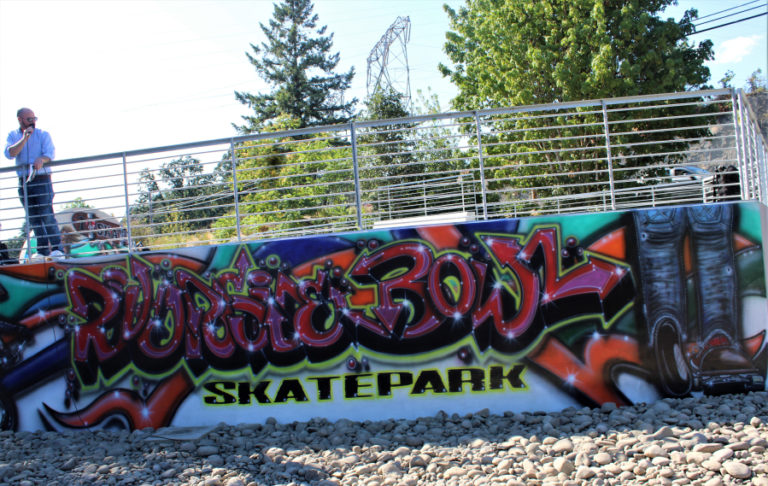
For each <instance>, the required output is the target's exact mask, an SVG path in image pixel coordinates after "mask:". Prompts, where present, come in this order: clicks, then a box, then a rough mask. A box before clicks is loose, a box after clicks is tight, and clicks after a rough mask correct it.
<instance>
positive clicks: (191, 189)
mask: <svg viewBox="0 0 768 486" xmlns="http://www.w3.org/2000/svg"><path fill="white" fill-rule="evenodd" d="M139 180H140V189H139V197H138V199H137V201H136V204H135V205H133V206H132V207H131V216H132V221H133V225H134V227H135V228H136V229H135V230H134V232H135V233H136V234H137V235H157V234H167V233H178V232H188V231H200V230H205V229H207V228H209V227H210V225H211V222H212V221H213V220H214V219H215V218H216V217H217V216H218V215H221V214H222V213H223V212H224V210H225V207H224V205H223V204H220V194H219V193H220V192H221V189H220V188H219V187H218V186H217V185H216V184H214V175H213V174H206V173H205V171H204V168H203V165H202V164H201V163H200V161H199V160H198V159H195V158H193V157H190V156H187V155H185V156H183V157H181V158H178V159H174V160H171V161H170V162H165V163H163V164H162V166H161V168H160V170H159V171H157V173H155V172H152V171H150V170H149V169H146V168H145V169H143V170H142V171H141V174H140V178H139Z"/></svg>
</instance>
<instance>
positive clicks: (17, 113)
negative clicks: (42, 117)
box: [16, 108, 32, 118]
mask: <svg viewBox="0 0 768 486" xmlns="http://www.w3.org/2000/svg"><path fill="white" fill-rule="evenodd" d="M25 111H32V110H30V109H29V108H19V111H17V112H16V118H18V117H20V116H21V114H22V113H24V112H25Z"/></svg>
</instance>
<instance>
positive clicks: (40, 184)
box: [19, 174, 61, 255]
mask: <svg viewBox="0 0 768 486" xmlns="http://www.w3.org/2000/svg"><path fill="white" fill-rule="evenodd" d="M19 197H20V198H21V203H22V204H23V205H24V208H25V209H26V210H27V216H28V217H29V226H30V228H31V229H32V231H34V232H35V238H37V252H38V253H40V254H41V255H50V254H51V252H52V251H53V250H59V245H60V244H61V236H60V233H59V225H58V224H57V223H56V218H54V217H53V184H52V183H51V175H50V174H37V176H35V178H34V179H32V180H31V181H29V182H28V183H27V194H26V201H25V200H24V179H19ZM28 251H30V250H28Z"/></svg>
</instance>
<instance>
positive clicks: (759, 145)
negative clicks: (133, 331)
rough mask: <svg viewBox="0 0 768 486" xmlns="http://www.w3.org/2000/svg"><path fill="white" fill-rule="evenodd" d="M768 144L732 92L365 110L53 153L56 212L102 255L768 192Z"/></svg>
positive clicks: (4, 194)
mask: <svg viewBox="0 0 768 486" xmlns="http://www.w3.org/2000/svg"><path fill="white" fill-rule="evenodd" d="M767 153H768V152H767V151H766V143H765V140H764V139H763V137H762V135H761V133H760V130H759V127H758V126H757V123H756V117H755V116H754V114H753V112H752V109H751V108H750V106H749V102H748V101H747V96H746V95H745V94H744V93H743V92H741V91H740V90H731V89H720V90H708V91H697V92H684V93H672V94H660V95H653V96H637V97H625V98H613V99H605V100H590V101H580V102H568V103H555V104H546V105H535V106H524V107H512V108H500V109H487V110H478V111H472V112H452V113H439V114H432V115H423V116H414V117H409V118H400V119H390V120H365V121H354V122H351V123H348V124H343V125H335V126H324V127H316V128H306V129H300V130H286V131H275V132H264V133H259V134H254V135H248V136H241V137H232V138H227V139H218V140H209V141H202V142H195V143H189V144H182V145H173V146H167V147H157V148H151V149H146V150H135V151H130V152H120V153H113V154H106V155H100V156H93V157H84V158H78V159H70V160H61V161H55V162H53V163H52V164H51V165H52V166H53V167H54V175H53V177H54V188H55V192H56V198H55V205H54V206H55V208H56V210H57V212H59V211H60V210H61V209H62V208H64V207H65V206H76V207H77V206H79V207H80V208H79V209H78V208H75V209H71V210H68V211H67V212H68V213H70V214H77V215H78V216H77V218H78V219H77V221H76V222H69V223H68V222H62V226H64V227H65V232H64V235H65V240H67V242H68V244H69V246H68V250H71V249H72V248H74V247H77V246H78V245H79V246H82V245H85V244H87V245H90V248H91V253H99V252H108V251H136V250H138V249H147V248H148V249H166V248H174V247H183V246H195V245H207V244H218V243H227V242H239V241H248V240H255V239H264V238H278V237H286V236H298V235H306V234H317V233H329V232H340V231H348V230H357V229H368V228H372V227H374V225H376V226H377V227H385V226H386V225H387V224H386V223H387V222H388V221H395V222H396V221H397V220H401V219H405V218H415V217H419V216H424V217H430V216H434V215H440V214H443V215H445V214H448V215H450V214H451V213H461V214H472V215H473V217H475V218H476V219H494V218H505V217H520V216H528V215H535V214H554V213H567V212H589V211H610V210H621V209H628V208H640V207H653V206H663V205H672V204H693V203H701V202H705V203H708V202H716V201H726V200H739V199H743V200H751V199H756V200H759V201H761V202H763V203H765V202H766V195H768V186H767V185H766V184H767V181H768V179H767V178H766V158H767V157H766V154H767ZM18 185H19V183H18V178H17V176H16V173H15V170H14V168H13V167H7V166H6V167H4V168H2V169H0V221H2V223H3V231H2V236H1V237H2V240H4V241H5V242H6V243H8V244H9V247H10V254H11V259H13V260H16V259H17V258H18V256H17V255H18V254H19V252H20V251H21V249H22V246H26V245H28V244H30V243H33V242H28V241H26V240H28V239H29V238H28V236H29V234H28V233H27V232H26V231H25V230H24V228H26V225H25V212H24V210H23V208H22V206H21V204H20V201H19V196H18V194H17V193H18ZM97 210H98V211H97ZM417 221H418V220H417ZM60 222H61V221H60ZM67 224H69V225H70V226H71V227H66V226H67ZM116 228H119V230H118V231H116V230H115V229H116ZM106 229H109V231H107V232H106V233H105V231H104V230H106ZM105 235H106V236H105ZM116 235H118V236H116ZM33 246H34V245H33ZM21 253H22V258H23V256H24V254H25V253H24V252H21ZM86 253H87V252H86Z"/></svg>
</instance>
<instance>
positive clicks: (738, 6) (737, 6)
mask: <svg viewBox="0 0 768 486" xmlns="http://www.w3.org/2000/svg"><path fill="white" fill-rule="evenodd" d="M761 1H762V0H752V1H751V2H747V3H742V4H741V5H735V6H733V7H728V8H726V9H723V10H718V11H717V12H712V13H711V14H707V15H704V16H703V17H699V20H701V19H706V18H707V17H711V16H713V15H717V14H721V13H723V12H728V11H730V10H736V9H737V8H741V7H745V6H747V5H751V4H753V3H757V2H761Z"/></svg>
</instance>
